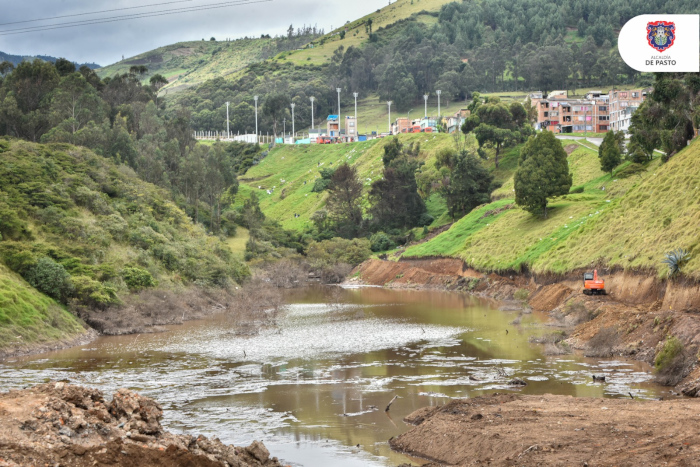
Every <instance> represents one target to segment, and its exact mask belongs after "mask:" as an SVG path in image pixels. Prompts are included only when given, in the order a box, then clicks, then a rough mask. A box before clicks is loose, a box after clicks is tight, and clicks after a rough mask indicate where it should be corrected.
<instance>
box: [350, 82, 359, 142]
mask: <svg viewBox="0 0 700 467" xmlns="http://www.w3.org/2000/svg"><path fill="white" fill-rule="evenodd" d="M352 95H353V96H355V137H357V136H359V134H360V127H359V126H357V96H359V95H360V94H359V93H357V92H353V93H352Z"/></svg>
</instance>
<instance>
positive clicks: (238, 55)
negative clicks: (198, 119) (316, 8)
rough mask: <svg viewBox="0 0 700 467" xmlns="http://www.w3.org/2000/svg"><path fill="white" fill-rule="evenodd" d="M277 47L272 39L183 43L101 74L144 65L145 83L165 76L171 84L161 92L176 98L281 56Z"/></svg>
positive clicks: (126, 71)
mask: <svg viewBox="0 0 700 467" xmlns="http://www.w3.org/2000/svg"><path fill="white" fill-rule="evenodd" d="M275 44H276V43H275V41H274V40H272V39H239V40H236V41H231V42H220V41H192V42H179V43H177V44H172V45H168V46H166V47H160V48H158V49H155V50H151V51H149V52H145V53H143V54H140V55H137V56H135V57H130V58H127V59H125V60H122V61H120V62H117V63H115V64H113V65H109V66H106V67H104V68H100V69H98V70H97V74H98V76H100V78H106V77H110V76H114V75H115V74H123V73H128V72H129V69H130V68H131V67H132V66H137V65H144V66H146V67H147V68H148V73H147V74H146V75H144V81H146V80H148V78H149V77H151V76H153V75H155V74H161V75H163V76H165V77H166V78H167V79H168V80H169V81H170V84H168V85H167V86H166V87H165V88H163V90H162V91H161V92H162V93H164V94H166V91H167V94H172V93H175V92H178V91H181V90H183V89H186V88H189V87H192V86H196V85H198V84H201V83H203V82H205V81H207V80H210V79H214V78H219V77H227V76H229V75H232V74H234V73H236V72H237V71H240V70H242V69H244V68H245V67H246V66H248V65H249V64H251V63H255V62H258V61H261V60H265V59H266V58H268V57H269V55H270V54H274V53H276V52H277V47H276V45H275ZM167 94H166V95H167Z"/></svg>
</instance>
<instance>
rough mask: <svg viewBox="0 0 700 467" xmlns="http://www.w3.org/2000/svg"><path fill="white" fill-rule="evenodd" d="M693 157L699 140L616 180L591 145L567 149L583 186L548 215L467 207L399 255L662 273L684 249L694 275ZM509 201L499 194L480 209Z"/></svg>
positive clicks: (697, 273)
mask: <svg viewBox="0 0 700 467" xmlns="http://www.w3.org/2000/svg"><path fill="white" fill-rule="evenodd" d="M563 144H565V145H568V144H570V142H565V143H563ZM699 156H700V141H698V140H695V141H694V142H693V144H692V145H691V146H690V147H688V148H687V149H686V150H684V151H682V152H681V153H680V154H678V155H677V156H675V157H674V158H673V159H671V161H669V162H668V163H667V164H665V165H659V161H658V159H657V160H655V161H654V162H652V163H650V164H649V167H648V168H647V171H646V172H643V173H642V174H640V175H637V176H633V177H630V178H628V179H620V180H617V179H614V178H613V179H611V178H610V176H609V175H608V174H603V173H602V172H601V171H600V169H599V167H598V158H597V156H596V153H595V151H593V150H590V149H587V148H584V147H582V148H580V149H578V150H576V151H575V152H573V153H572V154H571V155H570V156H569V164H570V167H571V170H572V173H573V176H574V185H577V184H578V185H583V186H584V188H585V191H584V193H582V194H576V195H567V196H564V197H561V198H558V199H556V200H554V201H553V202H552V203H551V208H552V209H551V211H550V217H549V218H548V219H546V220H544V219H541V218H536V217H533V216H531V215H530V214H528V213H526V212H524V211H522V210H520V209H517V208H514V209H511V210H508V211H506V212H502V213H500V214H498V215H495V216H489V217H487V218H483V214H481V215H480V213H472V214H470V215H469V216H467V217H465V218H464V219H462V220H460V221H459V222H457V223H456V224H455V225H454V226H453V227H452V229H450V230H449V231H448V232H446V233H444V234H442V235H440V236H438V237H436V238H435V239H433V240H431V241H429V242H427V243H425V244H422V245H417V246H414V247H411V248H409V249H408V250H407V251H406V253H405V256H406V257H422V256H453V257H459V258H462V259H464V260H465V261H466V262H468V263H469V264H471V265H472V266H474V267H476V268H479V269H482V270H494V271H499V270H509V269H520V268H522V267H524V266H525V267H528V268H531V269H532V270H534V271H536V272H556V273H563V272H566V271H570V270H572V269H576V268H583V267H590V266H592V265H596V264H608V265H611V266H620V267H624V268H631V269H650V270H654V271H656V272H657V273H658V274H659V275H660V276H661V275H664V274H665V271H666V266H665V265H663V264H662V263H661V260H662V259H663V255H664V254H665V253H666V252H668V251H669V250H671V249H674V248H685V249H687V250H688V251H690V253H691V254H692V259H691V261H690V262H689V263H688V265H687V267H686V269H685V272H686V273H688V274H689V275H691V276H693V277H696V278H698V277H700V258H698V255H699V254H700V246H699V238H698V236H697V225H698V222H700V197H699V196H698V195H700V183H698V180H700V167H698V165H697V163H695V161H696V160H697V158H698V157H699ZM510 186H511V187H512V183H511V185H510ZM505 187H506V185H504V188H505ZM603 188H605V189H604V190H603ZM511 202H512V201H511V200H509V199H507V198H504V199H501V200H499V201H496V202H495V203H492V204H491V205H489V206H486V207H484V208H481V209H480V212H483V213H485V212H486V211H489V210H494V209H497V208H498V207H502V206H503V205H504V204H508V203H511ZM484 223H486V225H483V224H484Z"/></svg>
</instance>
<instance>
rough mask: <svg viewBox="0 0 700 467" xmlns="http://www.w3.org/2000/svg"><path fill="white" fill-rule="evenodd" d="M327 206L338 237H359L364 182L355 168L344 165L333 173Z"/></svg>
mask: <svg viewBox="0 0 700 467" xmlns="http://www.w3.org/2000/svg"><path fill="white" fill-rule="evenodd" d="M327 206H328V212H329V214H330V218H331V220H332V221H333V223H334V224H335V229H336V232H337V233H338V235H339V236H341V237H344V238H353V237H355V236H357V234H358V233H359V232H360V229H361V228H362V182H360V180H359V177H358V176H357V169H356V168H355V167H350V166H349V165H348V164H347V163H343V164H342V165H340V166H339V167H338V168H337V169H336V170H335V172H333V175H332V176H331V181H330V184H329V185H328V203H327Z"/></svg>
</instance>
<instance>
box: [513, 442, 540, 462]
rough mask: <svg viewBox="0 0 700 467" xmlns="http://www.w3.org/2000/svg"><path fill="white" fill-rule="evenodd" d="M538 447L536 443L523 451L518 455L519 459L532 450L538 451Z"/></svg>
mask: <svg viewBox="0 0 700 467" xmlns="http://www.w3.org/2000/svg"><path fill="white" fill-rule="evenodd" d="M537 447H538V446H537V445H536V444H533V445H532V446H530V447H529V448H527V449H526V450H524V451H523V452H521V453H520V455H519V456H518V459H520V458H521V457H522V456H524V455H525V454H527V453H528V452H530V451H537Z"/></svg>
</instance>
